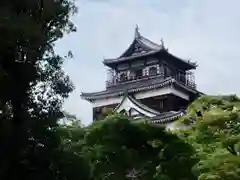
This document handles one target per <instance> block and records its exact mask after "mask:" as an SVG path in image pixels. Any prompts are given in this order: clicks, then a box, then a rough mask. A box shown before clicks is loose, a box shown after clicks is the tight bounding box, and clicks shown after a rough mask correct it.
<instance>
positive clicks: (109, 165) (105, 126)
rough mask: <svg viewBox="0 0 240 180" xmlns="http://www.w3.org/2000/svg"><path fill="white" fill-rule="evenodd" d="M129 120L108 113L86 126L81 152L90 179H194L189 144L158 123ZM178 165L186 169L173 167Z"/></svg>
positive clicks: (122, 116) (125, 117)
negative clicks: (177, 169) (89, 172)
mask: <svg viewBox="0 0 240 180" xmlns="http://www.w3.org/2000/svg"><path fill="white" fill-rule="evenodd" d="M132 121H133V120H132V119H130V118H129V117H127V116H124V115H121V114H120V115H110V116H108V117H107V118H106V119H105V120H101V121H97V122H95V123H93V124H92V125H90V126H89V127H87V128H86V133H85V136H84V145H83V152H84V153H85V155H86V156H87V158H88V159H89V162H90V164H91V166H92V169H93V179H96V180H98V179H101V180H102V179H119V180H122V179H153V178H155V179H159V180H160V179H163V177H168V179H170V178H171V179H173V180H175V179H176V180H177V179H178V180H179V179H193V174H192V173H191V167H192V165H193V164H194V163H195V162H194V161H193V160H192V159H191V158H190V156H191V154H192V153H193V151H192V150H193V149H192V148H191V146H189V145H188V144H186V143H184V142H183V141H182V140H181V139H179V138H178V137H177V136H176V135H173V134H171V133H168V132H165V131H164V129H163V128H161V127H157V126H153V125H151V124H148V123H132ZM175 153H178V154H175ZM179 166H181V167H185V169H184V170H182V171H176V169H175V168H176V167H179ZM157 167H158V168H157ZM156 168H157V169H158V172H157V173H156Z"/></svg>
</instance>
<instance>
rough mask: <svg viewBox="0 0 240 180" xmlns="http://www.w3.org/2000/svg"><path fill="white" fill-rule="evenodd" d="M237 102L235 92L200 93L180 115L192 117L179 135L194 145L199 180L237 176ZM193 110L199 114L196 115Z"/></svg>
mask: <svg viewBox="0 0 240 180" xmlns="http://www.w3.org/2000/svg"><path fill="white" fill-rule="evenodd" d="M239 105H240V100H239V99H238V98H237V97H236V96H204V97H201V98H199V99H198V100H196V101H195V102H193V103H192V104H191V105H190V106H189V109H188V114H187V115H186V117H184V118H183V119H184V121H185V122H186V121H188V120H189V117H192V116H194V117H195V119H196V120H195V121H194V122H189V121H188V124H190V125H191V127H189V129H188V130H187V131H182V132H180V136H182V137H183V138H185V139H186V140H187V142H188V143H191V144H192V145H193V147H194V148H195V149H196V152H197V154H196V157H197V158H198V159H199V162H198V163H197V164H196V166H195V168H194V169H195V173H196V174H197V175H198V179H199V180H206V179H207V180H222V179H225V180H228V179H229V180H230V179H231V180H235V179H236V180H237V179H239V177H240V158H239V155H240V151H239V150H240V149H239V144H240V136H239V132H240V126H239V125H240V118H239V115H240V114H239ZM197 111H201V114H202V116H200V117H197V115H196V112H197ZM183 119H182V120H183ZM184 121H182V122H184Z"/></svg>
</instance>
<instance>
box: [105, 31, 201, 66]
mask: <svg viewBox="0 0 240 180" xmlns="http://www.w3.org/2000/svg"><path fill="white" fill-rule="evenodd" d="M139 48H140V49H139ZM159 52H164V53H167V54H168V55H169V56H171V57H173V58H174V59H175V60H177V61H179V62H180V63H183V64H184V65H185V66H186V67H187V68H188V69H191V68H196V66H197V65H196V63H192V62H190V61H185V60H182V59H181V58H178V57H176V56H174V55H172V54H170V53H169V52H168V50H167V49H166V48H165V47H164V44H163V42H162V44H161V45H159V44H156V43H154V42H152V41H151V40H149V39H147V38H145V37H143V36H142V35H141V34H140V32H139V31H138V28H136V30H135V38H134V40H133V41H132V43H131V45H130V46H129V47H128V48H127V50H125V52H124V53H123V54H122V55H121V56H120V57H118V58H112V59H104V61H103V64H105V65H107V66H112V65H114V64H116V63H120V62H123V61H128V60H133V59H137V58H141V57H145V56H149V55H153V54H156V53H159Z"/></svg>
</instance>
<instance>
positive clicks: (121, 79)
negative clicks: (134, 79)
mask: <svg viewBox="0 0 240 180" xmlns="http://www.w3.org/2000/svg"><path fill="white" fill-rule="evenodd" d="M126 80H127V75H126V73H122V74H120V81H126Z"/></svg>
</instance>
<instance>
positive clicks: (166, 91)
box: [92, 87, 189, 107]
mask: <svg viewBox="0 0 240 180" xmlns="http://www.w3.org/2000/svg"><path fill="white" fill-rule="evenodd" d="M166 94H174V95H175V96H179V97H181V98H183V99H185V100H189V95H188V94H187V93H184V92H181V91H180V90H177V89H175V88H174V87H164V88H161V89H153V90H149V91H145V92H138V93H136V94H134V95H135V98H136V99H145V98H150V97H155V96H161V95H166ZM122 98H123V96H116V97H109V98H104V99H98V100H95V101H94V102H93V103H92V105H93V107H101V106H107V105H111V104H119V103H121V101H122Z"/></svg>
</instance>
